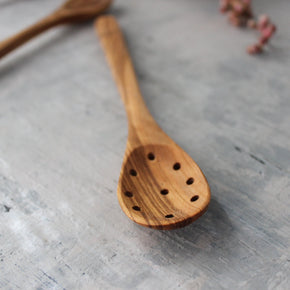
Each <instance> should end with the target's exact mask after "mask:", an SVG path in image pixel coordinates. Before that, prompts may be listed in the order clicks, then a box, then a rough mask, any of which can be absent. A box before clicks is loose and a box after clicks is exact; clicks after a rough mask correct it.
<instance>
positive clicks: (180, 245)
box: [136, 199, 237, 271]
mask: <svg viewBox="0 0 290 290" xmlns="http://www.w3.org/2000/svg"><path fill="white" fill-rule="evenodd" d="M136 227H138V226H137V225H136ZM140 232H141V231H140ZM148 232H149V237H148ZM148 232H147V230H146V233H143V234H142V233H140V243H141V244H143V246H144V248H148V244H149V245H150V248H151V250H150V254H147V259H149V260H151V261H152V262H153V263H154V264H157V265H162V266H166V265H168V264H180V263H188V262H190V263H202V262H204V261H208V260H212V261H213V262H212V264H211V265H212V267H215V265H216V267H217V270H218V271H219V270H220V269H218V267H219V264H218V263H216V264H215V263H214V261H218V260H219V258H220V257H221V256H222V257H223V258H226V259H227V258H230V257H231V256H232V255H234V253H235V250H236V249H235V247H236V246H235V245H236V244H237V243H236V241H237V238H235V231H234V227H233V225H232V223H231V221H230V219H229V217H228V215H227V213H226V212H225V210H224V209H223V207H222V205H221V204H220V203H219V202H218V201H217V200H215V199H212V200H211V202H210V205H209V208H208V211H207V213H205V214H204V215H203V216H202V217H201V218H200V219H199V220H197V221H195V222H194V223H193V224H191V225H189V226H187V227H185V228H182V229H179V230H173V231H153V230H150V229H149V230H148ZM149 239H150V240H149Z"/></svg>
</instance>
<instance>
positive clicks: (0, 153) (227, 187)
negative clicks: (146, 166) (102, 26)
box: [0, 0, 290, 290]
mask: <svg viewBox="0 0 290 290" xmlns="http://www.w3.org/2000/svg"><path fill="white" fill-rule="evenodd" d="M217 2H218V1H214V0H206V1H204V0H181V1H174V0H169V1H161V0H154V1H153V0H146V1H136V0H119V1H118V0H117V1H116V2H115V5H114V8H113V10H112V12H113V13H114V14H115V15H116V16H117V17H118V19H119V21H120V23H121V25H122V27H123V28H124V30H125V34H126V38H127V40H128V45H129V47H130V50H131V53H132V57H133V60H134V63H135V65H136V70H137V73H138V76H139V78H140V86H141V89H142V92H143V94H144V98H145V100H146V102H147V104H148V107H149V109H150V110H151V112H152V114H153V115H154V117H156V119H157V121H158V123H159V124H160V125H161V127H162V128H163V129H164V130H165V131H166V132H167V133H168V134H169V135H170V136H171V137H172V138H173V139H174V140H175V141H176V142H177V143H178V144H179V145H181V146H182V147H183V148H184V149H185V150H186V151H187V152H188V153H189V154H190V155H191V156H192V157H193V158H194V159H195V160H196V161H197V163H198V164H199V165H200V167H201V168H202V169H203V171H204V172H205V174H206V176H207V178H208V181H209V183H210V185H211V189H212V201H211V204H210V207H209V209H208V212H207V213H206V214H205V215H204V216H203V217H202V218H200V219H199V220H198V221H196V222H195V223H194V224H192V225H190V226H188V227H186V228H184V229H181V230H176V231H170V232H162V231H156V230H150V229H147V228H143V227H140V226H138V225H136V224H134V223H133V222H131V221H130V220H129V219H128V218H127V217H126V216H125V215H124V214H123V212H122V211H121V209H120V207H119V205H118V201H117V197H116V187H117V180H118V175H119V170H120V167H121V163H122V158H123V153H124V150H125V142H126V138H127V128H126V125H127V124H126V116H125V112H124V109H123V106H122V103H121V100H120V97H119V95H118V93H117V90H116V87H115V85H114V83H113V80H112V78H111V74H110V71H109V69H108V67H107V64H106V62H105V59H104V55H103V52H102V50H101V47H100V45H99V43H98V40H97V39H96V37H95V34H94V30H93V27H92V25H91V24H85V25H78V26H74V27H66V28H65V27H63V28H59V29H55V30H53V31H51V32H49V33H47V34H45V35H43V36H42V37H40V38H38V39H37V40H35V41H33V42H31V43H29V44H28V45H26V46H25V47H23V48H21V49H20V50H18V51H17V52H15V53H13V54H11V55H10V56H9V57H7V58H5V59H3V60H1V62H0V288H1V289H2V288H3V289H154V290H155V289H159V290H162V289H189V290H191V289H289V288H290V281H289V276H290V266H289V265H290V253H289V252H290V251H289V240H290V229H289V223H290V221H289V220H290V218H289V205H290V201H289V193H290V129H289V125H290V99H289V97H290V96H289V91H290V81H289V80H290V78H289V77H290V35H289V26H290V20H289V19H290V18H289V11H290V2H289V0H277V1H271V0H267V1H262V0H255V1H254V4H255V8H256V11H257V13H263V12H267V13H268V14H269V15H271V16H272V17H273V19H274V20H275V22H276V23H277V25H278V33H277V35H276V36H275V38H274V41H273V45H272V46H271V47H270V48H269V52H267V53H266V54H264V55H262V56H260V57H250V56H248V55H247V54H246V53H245V52H244V50H245V47H247V45H248V44H251V43H252V42H253V41H254V39H255V38H256V36H255V35H254V33H252V32H249V31H244V30H238V29H235V28H233V27H231V26H229V25H228V24H227V21H226V19H225V17H224V16H222V15H220V14H219V13H218V3H217ZM59 3H60V1H56V0H42V1H32V0H30V1H21V0H19V1H16V0H15V1H13V0H0V38H1V39H3V38H5V37H7V36H9V35H10V34H12V33H14V32H16V31H18V30H19V29H20V28H23V27H24V26H25V25H28V24H30V23H32V22H33V21H34V20H35V19H38V18H40V17H41V16H43V15H45V14H46V13H47V12H48V11H50V10H52V9H53V8H54V7H56V6H57V5H58V4H59Z"/></svg>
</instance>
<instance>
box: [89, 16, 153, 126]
mask: <svg viewBox="0 0 290 290" xmlns="http://www.w3.org/2000/svg"><path fill="white" fill-rule="evenodd" d="M95 28H96V31H97V33H98V35H99V38H100V40H101V45H102V47H103V49H104V52H105V55H106V58H107V61H108V63H109V66H110V68H111V70H112V73H113V76H114V79H115V81H116V84H117V87H118V89H119V92H120V95H121V97H122V100H123V102H124V105H125V108H126V111H127V116H128V120H129V124H134V125H137V124H142V123H143V125H144V122H151V123H153V122H154V121H153V118H152V117H151V114H150V113H149V111H148V109H147V107H146V105H145V103H144V100H143V98H142V96H141V93H140V89H139V86H138V82H137V78H136V75H135V71H134V68H133V64H132V61H131V58H130V55H129V52H128V50H127V47H126V44H125V41H124V37H123V35H122V32H121V29H120V27H119V25H118V23H117V21H116V19H115V18H114V17H113V16H111V15H105V16H100V17H99V18H98V19H97V20H96V24H95ZM154 123H155V122H154Z"/></svg>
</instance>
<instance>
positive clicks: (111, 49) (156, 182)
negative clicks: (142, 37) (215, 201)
mask: <svg viewBox="0 0 290 290" xmlns="http://www.w3.org/2000/svg"><path fill="white" fill-rule="evenodd" d="M95 27H96V30H97V32H98V35H99V38H100V40H101V44H102V46H103V49H104V51H105V54H106V57H107V60H108V63H109V65H110V67H111V70H112V72H113V75H114V78H115V81H116V83H117V86H118V89H119V92H120V94H121V97H122V99H123V102H124V104H125V108H126V111H127V116H128V127H129V135H128V141H127V147H126V152H125V157H124V162H123V165H122V169H121V175H120V178H119V183H118V190H117V194H118V200H119V203H120V205H121V208H122V210H123V211H124V212H125V214H126V215H127V216H128V217H129V218H130V219H132V220H133V221H134V222H136V223H138V224H140V225H142V226H146V227H150V228H154V229H162V230H169V229H175V228H180V227H183V226H185V225H187V224H189V223H191V222H193V221H194V220H196V219H197V218H198V217H200V216H201V215H202V214H203V213H204V212H205V211H206V209H207V207H208V204H209V201H210V189H209V185H208V183H207V180H206V178H205V176H204V175H203V173H202V171H201V170H200V168H199V167H198V165H197V164H196V163H195V162H194V161H193V160H192V159H191V158H190V156H189V155H188V154H186V153H185V152H184V151H183V150H182V149H181V148H180V147H179V146H178V145H176V144H175V143H174V141H173V140H171V139H170V138H169V137H168V136H167V135H166V134H165V133H164V132H163V131H162V130H161V129H160V127H159V126H158V125H157V123H156V122H155V120H154V119H153V117H152V116H151V114H150V112H149V110H148V109H147V107H146V105H145V103H144V101H143V98H142V96H141V93H140V91H139V88H138V84H137V80H136V76H135V73H134V68H133V65H132V62H131V59H130V56H129V53H128V51H127V48H126V45H125V42H124V39H123V36H122V33H121V30H120V28H119V26H118V23H117V22H116V20H115V18H114V17H113V16H101V17H99V18H98V19H97V21H96V24H95Z"/></svg>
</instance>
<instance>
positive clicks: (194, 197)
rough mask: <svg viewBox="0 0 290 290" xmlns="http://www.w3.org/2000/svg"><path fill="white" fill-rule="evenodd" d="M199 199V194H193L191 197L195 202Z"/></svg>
mask: <svg viewBox="0 0 290 290" xmlns="http://www.w3.org/2000/svg"><path fill="white" fill-rule="evenodd" d="M198 199H199V196H198V195H195V196H193V197H192V198H191V199H190V201H191V202H195V201H197V200H198Z"/></svg>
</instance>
